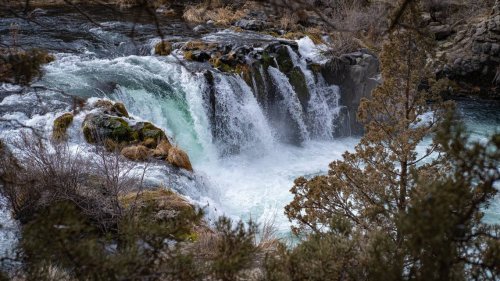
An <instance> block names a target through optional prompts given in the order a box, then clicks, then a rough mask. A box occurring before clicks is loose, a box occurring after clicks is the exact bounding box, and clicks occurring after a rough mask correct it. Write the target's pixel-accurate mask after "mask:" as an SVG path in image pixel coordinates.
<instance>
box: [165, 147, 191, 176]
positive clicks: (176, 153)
mask: <svg viewBox="0 0 500 281" xmlns="http://www.w3.org/2000/svg"><path fill="white" fill-rule="evenodd" d="M167 161H168V162H169V163H170V164H172V165H173V166H176V167H179V168H182V169H185V170H188V171H193V166H192V165H191V161H190V160H189V156H188V155H187V153H186V152H184V151H183V150H182V149H180V148H178V147H171V148H170V150H169V151H168V157H167Z"/></svg>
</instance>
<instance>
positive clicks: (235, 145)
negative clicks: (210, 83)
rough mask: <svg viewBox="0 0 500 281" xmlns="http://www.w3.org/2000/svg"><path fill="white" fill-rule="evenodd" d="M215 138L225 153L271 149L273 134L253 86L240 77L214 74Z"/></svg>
mask: <svg viewBox="0 0 500 281" xmlns="http://www.w3.org/2000/svg"><path fill="white" fill-rule="evenodd" d="M215 89H216V98H215V121H214V124H212V126H214V127H215V128H214V130H213V131H214V133H215V139H216V142H217V143H218V145H217V146H218V147H219V149H220V151H221V152H222V154H223V155H226V154H234V153H238V152H240V151H241V150H249V149H255V148H266V149H268V148H270V147H271V146H272V144H273V142H274V136H273V133H272V131H271V128H270V127H269V124H268V123H267V119H266V117H265V116H264V114H263V112H262V109H261V108H260V106H259V104H258V103H257V100H256V98H255V96H254V94H253V93H252V90H251V89H250V87H249V86H248V85H247V84H246V83H245V82H244V81H243V80H242V79H241V78H240V77H237V76H230V75H223V74H216V75H215Z"/></svg>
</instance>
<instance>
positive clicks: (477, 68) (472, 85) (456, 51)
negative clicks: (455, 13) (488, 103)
mask: <svg viewBox="0 0 500 281" xmlns="http://www.w3.org/2000/svg"><path fill="white" fill-rule="evenodd" d="M439 56H440V57H442V58H444V59H445V60H446V62H447V63H446V65H445V66H444V67H443V69H442V70H441V71H440V73H439V74H440V75H441V76H445V77H448V78H450V79H451V80H453V81H455V82H457V83H458V84H459V86H460V88H461V89H464V90H465V91H468V92H477V93H479V94H482V95H484V96H488V95H489V97H490V98H491V97H492V96H491V93H495V94H494V96H493V98H500V87H499V84H500V1H498V0H497V1H496V3H495V5H494V7H493V9H492V11H491V14H490V15H488V16H487V17H485V18H484V19H483V20H481V21H480V22H478V23H476V24H471V25H467V26H463V29H461V30H459V31H458V32H457V34H456V35H455V36H454V37H453V38H452V39H451V40H450V41H448V42H446V43H444V44H443V46H442V50H441V51H440V52H439V53H438V57H439Z"/></svg>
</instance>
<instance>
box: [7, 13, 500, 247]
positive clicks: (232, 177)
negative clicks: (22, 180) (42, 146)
mask: <svg viewBox="0 0 500 281" xmlns="http://www.w3.org/2000/svg"><path fill="white" fill-rule="evenodd" d="M75 25H76V26H75ZM83 25H86V24H83V23H80V25H78V24H75V22H72V23H70V22H68V26H69V27H70V30H72V32H73V33H74V32H76V31H77V30H79V29H78V28H79V27H80V28H81V27H82V26H83ZM178 25H179V24H178ZM112 26H115V27H120V28H121V30H127V28H130V26H129V24H127V23H126V22H125V23H123V22H119V21H116V22H105V23H104V24H103V27H91V28H90V29H89V31H90V32H89V33H88V34H87V33H85V37H81V36H80V37H76V36H75V37H73V38H69V39H68V38H65V40H63V39H61V42H62V43H61V44H56V43H54V41H53V37H54V34H52V33H51V34H47V33H45V34H44V33H41V34H38V35H37V36H38V37H37V40H39V44H41V45H42V46H45V47H48V48H49V49H52V50H53V51H54V52H55V53H56V57H57V59H56V61H55V62H53V63H51V64H49V65H47V66H46V67H45V72H46V74H45V76H44V78H43V79H42V80H41V81H39V82H37V83H36V84H37V85H40V86H44V87H46V88H51V89H58V90H63V91H64V92H66V93H68V94H70V95H74V96H79V97H84V98H96V97H99V98H109V99H112V100H119V101H123V102H124V103H125V105H126V106H127V109H128V110H129V112H130V113H131V115H133V116H134V118H136V119H139V120H140V119H144V120H150V121H152V122H154V123H155V124H157V125H158V126H160V127H161V128H163V129H165V130H166V132H167V133H168V135H169V136H170V137H172V138H173V140H174V141H175V143H176V144H177V145H179V146H180V147H182V148H183V149H184V150H186V151H187V152H188V154H189V155H190V157H191V159H192V162H193V166H194V170H195V173H194V174H191V173H188V172H179V171H172V170H171V169H170V168H168V167H160V166H153V167H152V168H151V171H150V173H149V175H148V180H149V182H150V183H152V184H158V185H160V184H161V185H164V186H168V187H171V188H173V189H175V190H177V191H179V192H180V193H182V194H184V195H186V196H188V197H189V198H190V199H191V200H193V202H196V203H197V204H199V205H200V206H204V207H206V209H207V211H208V213H209V215H212V216H215V215H219V214H223V213H224V214H226V215H229V216H231V217H234V218H241V219H244V220H247V219H250V218H252V219H254V220H256V221H257V222H259V223H265V222H269V221H274V224H275V226H276V227H277V228H278V230H279V233H280V234H281V235H282V236H286V235H288V233H289V226H290V224H289V222H288V220H287V219H286V217H285V216H284V214H283V207H284V206H285V205H286V204H287V203H288V202H290V200H291V199H292V196H291V194H290V193H289V189H290V188H291V186H292V185H293V180H294V179H295V178H296V177H298V176H302V175H305V176H313V175H316V174H321V173H325V172H326V171H327V167H328V163H330V162H331V161H332V160H335V159H338V158H340V157H341V155H342V153H343V152H344V151H346V150H350V149H352V148H353V147H354V146H355V144H356V143H357V141H358V140H359V138H358V137H355V136H352V137H343V138H335V137H334V134H333V131H334V128H335V119H336V117H337V116H338V113H339V108H340V106H339V104H338V100H339V88H338V87H336V86H335V85H330V86H329V85H326V84H325V83H324V81H321V80H318V79H314V77H312V74H311V73H309V72H308V70H307V69H306V68H305V66H304V63H305V58H306V57H308V56H312V55H311V52H312V51H311V50H310V47H311V46H310V44H307V42H304V41H302V42H299V47H300V48H299V51H298V52H295V51H293V50H292V49H290V50H289V52H290V53H291V57H292V59H293V62H294V65H295V66H297V67H299V68H300V69H301V70H302V71H303V73H304V77H305V79H306V82H307V87H308V90H309V92H310V93H311V99H310V101H309V103H308V104H307V107H306V109H305V110H304V109H303V107H302V106H301V104H300V101H299V99H298V97H297V94H296V93H295V92H294V89H293V87H292V86H291V85H290V82H289V81H288V78H287V77H286V76H285V75H284V74H283V73H282V72H280V70H279V68H274V67H269V69H268V70H261V71H268V73H267V75H269V77H271V81H272V83H273V84H274V89H277V92H278V96H279V97H280V101H279V106H278V107H277V108H276V110H275V111H273V112H272V114H273V116H274V119H273V118H271V116H270V113H269V112H270V111H269V110H268V109H266V108H265V106H263V105H262V104H261V103H259V101H258V100H257V98H256V97H255V95H254V91H253V89H252V87H250V86H249V85H247V83H245V81H244V80H243V79H242V78H241V77H239V76H237V75H228V74H222V73H219V72H214V88H215V92H216V93H217V100H216V102H215V103H214V104H210V103H209V102H208V100H209V97H208V96H207V95H208V92H209V90H208V88H209V87H210V85H208V84H207V82H206V79H205V78H204V75H203V72H202V71H201V70H200V69H199V68H192V67H190V65H189V64H187V65H186V64H184V63H182V64H181V63H179V58H176V57H175V56H174V55H171V56H168V57H157V56H151V55H147V54H149V53H150V52H151V49H152V48H153V44H154V43H155V42H158V39H157V38H154V37H151V38H141V39H142V41H141V44H139V46H136V45H134V44H132V43H131V42H130V40H129V38H128V37H124V36H125V35H123V32H113V29H111V28H110V27H112ZM171 26H172V24H171ZM87 27H88V26H87ZM174 27H175V26H174ZM33 28H35V27H33ZM140 28H142V29H143V31H144V32H150V33H152V31H151V30H150V29H148V26H147V25H144V26H140ZM177 28H182V27H179V26H177ZM0 31H1V30H0ZM1 34H3V35H2V36H4V37H3V38H5V32H4V33H1ZM71 34H72V33H71V32H70V35H71ZM152 34H153V33H152ZM73 35H74V34H73ZM68 36H69V35H68ZM187 36H189V34H188V35H187ZM210 36H212V37H210ZM224 36H236V35H235V34H233V33H231V32H222V33H217V34H212V35H208V36H207V39H212V40H217V39H220V38H221V37H222V38H224ZM48 38H49V39H48ZM50 38H52V40H51V39H50ZM76 38H78V39H76ZM231 38H232V37H231ZM261 39H262V38H261ZM264 39H265V40H268V38H267V37H264V38H263V40H264ZM26 43H27V44H29V43H30V42H26ZM31 43H33V44H34V42H31ZM134 48H135V49H134ZM137 49H139V50H142V51H141V52H142V54H141V53H140V52H137ZM134 50H135V51H134ZM17 91H19V88H17V87H15V86H12V85H6V84H5V85H2V86H1V88H0V92H1V93H3V95H2V96H1V99H0V117H3V118H6V119H12V120H16V121H19V122H21V123H22V124H24V125H29V126H33V127H37V128H40V129H42V130H43V131H44V132H45V133H46V134H49V133H50V132H51V125H52V121H53V120H54V118H55V117H56V116H57V115H58V114H61V113H62V112H65V111H67V110H69V109H70V108H71V100H69V99H68V98H67V97H65V96H64V95H62V94H60V93H58V92H57V91H52V90H47V89H45V90H39V91H37V93H35V92H34V91H33V90H31V91H28V92H27V93H24V94H22V95H21V94H18V93H16V92H17ZM458 105H459V113H460V115H461V116H462V118H463V120H465V122H466V124H467V125H468V126H469V127H470V128H471V130H472V133H473V136H474V137H475V138H478V139H486V138H487V137H488V135H491V133H493V132H495V131H497V132H498V131H499V125H500V111H499V110H498V108H499V107H498V103H484V102H474V101H463V102H459V103H458ZM214 110H215V111H214ZM212 111H213V112H212ZM84 116H85V112H81V113H80V114H78V115H77V116H76V118H75V122H74V124H73V125H72V127H71V129H70V131H69V133H70V139H69V142H70V144H71V145H72V146H74V147H80V148H82V149H81V151H82V153H91V149H90V148H89V147H87V146H86V144H85V142H84V141H83V137H82V136H81V133H80V124H81V122H82V120H83V118H84ZM290 124H293V126H292V125H290ZM292 131H293V133H290V132H292ZM0 132H1V133H2V137H4V136H9V135H11V134H14V133H15V129H14V128H11V127H8V126H3V127H1V126H0ZM290 136H293V137H294V138H299V139H300V140H301V143H300V144H299V145H298V144H297V143H294V142H293V141H291V140H290V139H289V137H290ZM3 215H4V217H6V216H7V213H6V212H3ZM486 220H487V221H491V222H498V221H500V203H499V200H495V201H494V202H493V204H492V206H491V208H490V209H489V210H488V211H487V218H486ZM4 221H5V220H4ZM7 227H11V229H14V228H15V227H14V226H13V225H9V224H7ZM10 234H12V232H10ZM3 240H4V243H8V242H5V241H10V240H9V239H3Z"/></svg>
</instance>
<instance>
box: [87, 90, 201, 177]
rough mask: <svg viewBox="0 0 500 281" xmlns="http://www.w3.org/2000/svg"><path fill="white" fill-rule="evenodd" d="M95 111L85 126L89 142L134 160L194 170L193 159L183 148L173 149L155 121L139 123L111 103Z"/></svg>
mask: <svg viewBox="0 0 500 281" xmlns="http://www.w3.org/2000/svg"><path fill="white" fill-rule="evenodd" d="M93 106H94V108H95V109H94V111H93V112H92V113H89V114H87V116H85V119H84V121H83V123H82V131H83V136H84V137H85V140H86V141H87V142H88V143H91V144H99V145H103V146H104V147H105V148H106V150H107V151H118V152H120V153H121V155H122V156H124V157H125V158H128V159H130V160H134V161H145V160H147V159H149V158H150V157H154V158H157V159H161V160H163V161H167V162H169V163H170V164H172V165H174V166H176V167H180V168H183V169H186V170H189V171H192V170H193V168H192V166H191V162H190V161H189V156H188V155H187V154H186V153H185V152H184V151H182V150H180V149H179V148H175V149H172V145H171V144H170V141H169V140H168V137H167V135H166V134H165V132H164V131H163V130H162V129H160V128H158V127H156V126H155V125H153V124H152V123H151V122H135V121H133V120H132V118H127V116H128V112H127V109H126V108H125V105H123V103H119V102H116V103H113V102H112V101H109V100H98V101H96V102H94V104H93Z"/></svg>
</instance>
